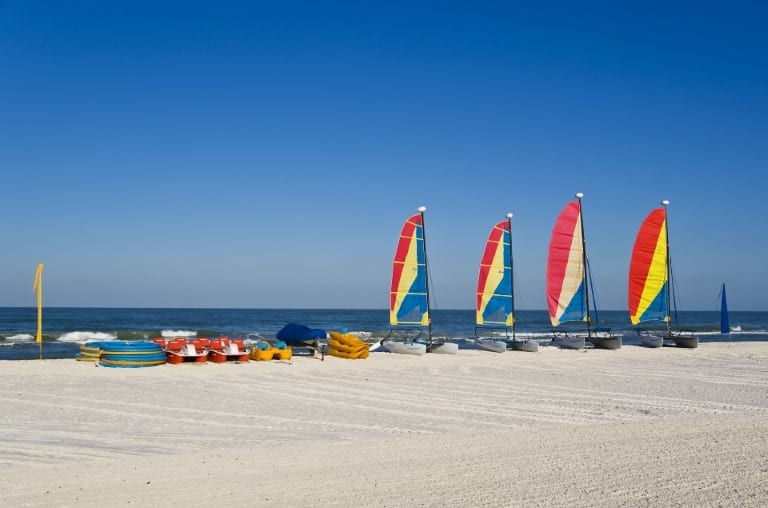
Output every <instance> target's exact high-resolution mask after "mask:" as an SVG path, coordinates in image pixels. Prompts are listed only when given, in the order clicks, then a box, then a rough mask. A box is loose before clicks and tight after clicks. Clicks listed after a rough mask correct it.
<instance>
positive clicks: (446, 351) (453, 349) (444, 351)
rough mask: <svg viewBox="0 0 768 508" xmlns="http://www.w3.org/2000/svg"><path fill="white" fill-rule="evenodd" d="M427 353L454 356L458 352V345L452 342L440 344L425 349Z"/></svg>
mask: <svg viewBox="0 0 768 508" xmlns="http://www.w3.org/2000/svg"><path fill="white" fill-rule="evenodd" d="M427 352H428V353H437V354H441V355H455V354H456V353H458V352H459V345H458V344H456V343H454V342H441V343H438V344H432V346H431V347H429V346H428V347H427Z"/></svg>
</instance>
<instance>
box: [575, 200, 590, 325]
mask: <svg viewBox="0 0 768 508" xmlns="http://www.w3.org/2000/svg"><path fill="white" fill-rule="evenodd" d="M583 197H584V194H583V193H581V192H577V193H576V199H578V200H579V225H580V227H581V262H582V264H583V266H584V270H583V273H582V276H581V280H582V284H583V287H584V303H585V304H586V306H587V309H586V310H587V337H591V336H592V327H591V326H590V316H589V283H588V279H587V242H586V240H585V239H584V216H583V215H582V213H581V198H583Z"/></svg>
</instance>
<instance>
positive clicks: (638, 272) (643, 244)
mask: <svg viewBox="0 0 768 508" xmlns="http://www.w3.org/2000/svg"><path fill="white" fill-rule="evenodd" d="M661 204H662V207H661V208H655V209H653V210H651V212H650V213H649V214H648V216H647V217H646V218H645V220H644V221H643V223H642V224H641V225H640V229H639V230H638V232H637V237H636V238H635V245H634V247H633V248H632V259H631V261H630V263H629V292H628V302H629V319H630V321H631V322H632V324H633V325H637V324H639V323H644V322H648V321H663V322H664V323H666V325H667V329H666V332H665V333H664V332H658V333H655V332H653V331H650V330H644V331H643V333H640V343H641V344H642V345H643V346H646V347H661V346H663V345H664V341H665V340H671V341H674V343H675V345H676V346H678V347H684V348H695V347H696V346H698V344H699V339H698V337H696V336H695V335H694V334H693V333H689V332H680V331H673V330H672V314H673V312H672V311H674V315H675V316H676V315H677V312H676V309H675V301H676V299H675V295H674V288H675V285H674V284H673V281H672V269H671V257H670V254H669V236H668V233H669V226H668V223H667V206H668V205H669V201H666V200H664V201H662V202H661Z"/></svg>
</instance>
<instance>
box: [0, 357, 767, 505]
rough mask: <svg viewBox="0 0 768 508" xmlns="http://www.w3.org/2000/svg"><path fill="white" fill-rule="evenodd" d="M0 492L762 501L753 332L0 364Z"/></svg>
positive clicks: (350, 500)
mask: <svg viewBox="0 0 768 508" xmlns="http://www.w3.org/2000/svg"><path fill="white" fill-rule="evenodd" d="M0 386H2V388H0V438H2V443H3V446H2V448H0V466H2V470H3V473H2V475H0V506H8V507H17V506H128V505H130V506H354V507H360V506H393V507H394V506H766V504H768V343H733V344H730V345H729V344H721V343H717V344H712V343H707V344H702V345H701V346H700V347H699V348H698V349H694V350H685V349H676V348H666V347H665V348H662V349H644V348H641V347H632V346H625V347H624V348H622V349H621V350H618V351H607V350H583V351H567V350H559V349H555V348H550V347H544V348H541V350H540V352H539V353H522V352H506V353H502V354H495V353H490V352H484V351H472V350H467V351H460V353H459V354H458V355H436V354H432V355H425V356H421V357H417V356H407V355H395V354H388V353H375V354H372V355H371V357H370V358H368V359H367V360H354V361H353V360H342V359H338V358H332V357H326V359H325V361H320V360H319V359H312V358H308V357H298V356H295V357H294V360H293V361H292V363H280V362H250V363H248V364H207V365H191V364H183V365H164V366H160V367H151V368H142V369H112V368H106V367H98V366H96V365H94V364H93V363H85V362H77V361H75V360H42V361H3V362H0Z"/></svg>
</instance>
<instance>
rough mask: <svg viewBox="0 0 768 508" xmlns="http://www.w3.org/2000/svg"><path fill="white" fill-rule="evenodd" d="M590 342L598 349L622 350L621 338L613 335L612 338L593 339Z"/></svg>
mask: <svg viewBox="0 0 768 508" xmlns="http://www.w3.org/2000/svg"><path fill="white" fill-rule="evenodd" d="M589 342H591V343H592V345H593V346H594V347H596V348H600V349H620V348H621V337H619V336H618V335H611V336H610V337H591V338H590V339H589Z"/></svg>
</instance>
